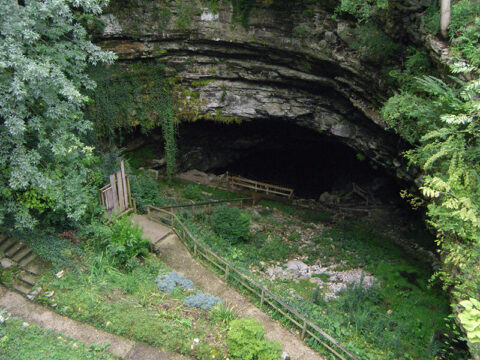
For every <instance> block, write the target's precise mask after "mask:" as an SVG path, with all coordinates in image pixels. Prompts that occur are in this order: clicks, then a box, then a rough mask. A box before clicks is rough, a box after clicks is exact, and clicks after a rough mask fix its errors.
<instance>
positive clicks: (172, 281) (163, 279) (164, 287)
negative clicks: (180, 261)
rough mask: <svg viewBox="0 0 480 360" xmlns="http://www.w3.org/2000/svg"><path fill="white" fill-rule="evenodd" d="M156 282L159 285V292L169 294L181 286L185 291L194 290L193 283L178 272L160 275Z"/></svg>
mask: <svg viewBox="0 0 480 360" xmlns="http://www.w3.org/2000/svg"><path fill="white" fill-rule="evenodd" d="M155 282H156V283H157V287H158V290H160V291H166V292H168V293H171V292H172V291H173V289H174V288H175V287H176V286H181V287H182V288H183V289H184V290H188V289H191V288H193V283H192V282H191V281H190V280H188V279H186V278H185V276H183V275H180V274H179V273H176V272H169V273H168V274H164V275H158V277H157V279H156V280H155Z"/></svg>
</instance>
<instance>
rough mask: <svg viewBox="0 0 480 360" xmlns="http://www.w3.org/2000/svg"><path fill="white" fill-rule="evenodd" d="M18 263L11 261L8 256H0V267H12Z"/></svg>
mask: <svg viewBox="0 0 480 360" xmlns="http://www.w3.org/2000/svg"><path fill="white" fill-rule="evenodd" d="M17 265H18V264H17V263H16V262H15V261H13V260H12V259H9V258H6V257H4V258H1V259H0V267H2V268H3V269H10V268H13V267H15V266H17Z"/></svg>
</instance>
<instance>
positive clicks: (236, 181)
mask: <svg viewBox="0 0 480 360" xmlns="http://www.w3.org/2000/svg"><path fill="white" fill-rule="evenodd" d="M226 180H227V182H229V183H230V184H231V185H235V186H240V187H243V188H246V189H251V190H255V191H262V192H265V193H267V194H275V195H282V196H285V197H288V198H292V196H293V192H294V190H293V189H291V188H287V187H283V186H279V185H273V184H267V183H264V182H261V181H256V180H251V179H246V178H243V177H239V176H230V175H227V176H226Z"/></svg>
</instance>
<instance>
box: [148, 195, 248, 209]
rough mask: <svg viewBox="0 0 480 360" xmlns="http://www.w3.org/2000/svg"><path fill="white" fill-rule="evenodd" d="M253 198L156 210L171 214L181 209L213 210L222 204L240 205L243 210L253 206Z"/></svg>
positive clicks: (180, 205) (206, 202)
mask: <svg viewBox="0 0 480 360" xmlns="http://www.w3.org/2000/svg"><path fill="white" fill-rule="evenodd" d="M253 201H254V200H253V198H251V197H243V198H237V199H231V200H207V201H199V202H195V203H188V204H179V205H166V206H157V207H156V209H162V210H166V211H169V212H175V211H177V210H180V209H188V210H190V211H192V212H195V211H196V210H205V209H206V210H207V211H209V210H212V209H213V208H214V207H215V206H217V205H220V204H228V205H234V204H236V205H239V206H240V207H241V208H243V207H244V206H246V205H247V204H250V205H253Z"/></svg>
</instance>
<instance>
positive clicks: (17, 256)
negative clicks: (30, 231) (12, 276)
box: [12, 248, 32, 262]
mask: <svg viewBox="0 0 480 360" xmlns="http://www.w3.org/2000/svg"><path fill="white" fill-rule="evenodd" d="M31 252H32V249H30V248H24V249H22V250H20V251H19V252H18V253H16V254H15V256H14V257H13V259H12V260H13V261H16V262H20V261H21V260H23V259H25V258H26V257H27V256H28V255H30V254H31Z"/></svg>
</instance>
